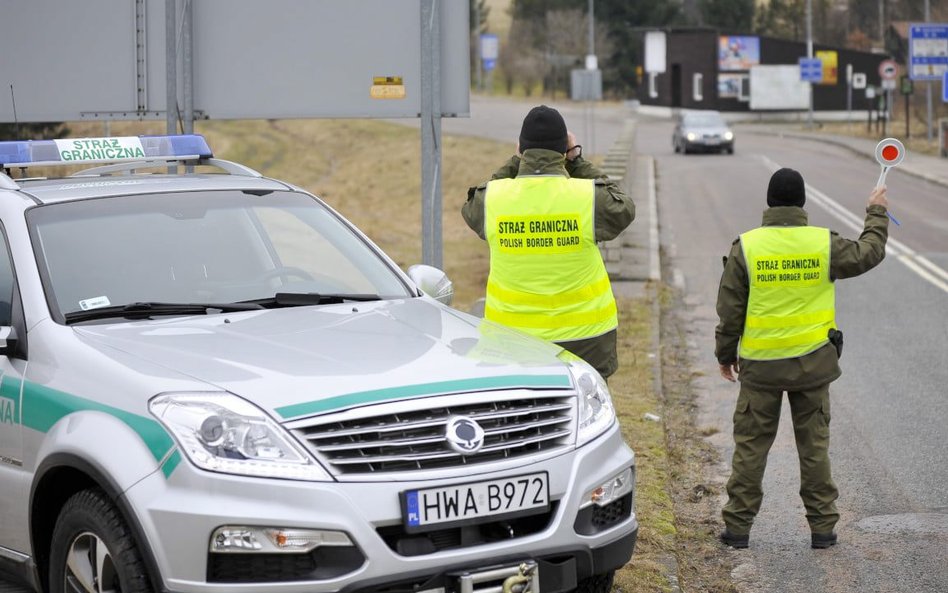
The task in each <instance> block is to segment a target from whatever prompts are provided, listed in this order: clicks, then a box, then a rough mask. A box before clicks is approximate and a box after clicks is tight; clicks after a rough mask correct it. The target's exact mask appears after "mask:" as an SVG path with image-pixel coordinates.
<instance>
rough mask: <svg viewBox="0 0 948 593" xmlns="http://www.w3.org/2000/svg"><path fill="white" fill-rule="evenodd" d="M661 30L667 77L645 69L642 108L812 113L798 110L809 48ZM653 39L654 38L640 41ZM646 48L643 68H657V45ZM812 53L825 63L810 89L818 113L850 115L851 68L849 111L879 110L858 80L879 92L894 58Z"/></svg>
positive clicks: (817, 48)
mask: <svg viewBox="0 0 948 593" xmlns="http://www.w3.org/2000/svg"><path fill="white" fill-rule="evenodd" d="M661 32H663V33H664V34H665V43H664V45H665V60H664V62H665V65H664V68H665V71H664V72H661V73H649V72H648V71H647V70H648V68H644V70H645V72H644V74H643V76H642V78H641V83H640V86H639V89H638V90H639V93H638V96H639V101H640V102H641V103H642V104H643V105H652V106H660V107H670V108H683V109H715V110H718V111H729V112H742V111H743V112H748V111H769V112H774V111H799V110H801V109H808V103H806V104H803V105H801V100H802V97H803V95H802V93H806V92H807V91H806V90H805V85H802V84H801V83H800V70H799V59H800V58H805V57H806V55H807V51H806V44H805V43H801V42H798V41H788V40H785V39H776V38H773V37H764V36H757V35H735V34H725V33H720V32H719V31H718V30H716V29H694V28H691V29H665V30H663V31H661ZM648 38H649V34H646V35H645V36H644V37H643V39H644V40H648ZM643 45H644V46H645V47H644V48H643V51H642V52H641V53H640V54H639V55H642V56H645V58H644V60H645V63H644V64H643V67H644V66H646V65H649V66H652V67H653V68H654V65H655V56H652V57H651V58H650V57H649V56H646V52H648V51H650V48H652V47H653V46H652V45H651V44H650V43H649V42H648V41H643ZM660 45H661V44H659V47H660ZM651 51H653V52H654V51H655V50H654V49H651ZM813 55H814V57H815V58H817V57H823V58H824V62H823V69H822V75H823V79H824V82H822V83H814V84H813V109H814V110H815V111H846V110H847V109H848V108H849V107H850V105H849V91H850V89H849V85H847V77H846V73H847V66H851V68H852V72H853V74H854V82H855V84H854V85H853V88H852V91H851V92H852V95H851V96H852V99H851V101H852V104H851V108H852V109H853V110H863V111H864V110H867V109H871V108H873V107H875V106H876V103H875V102H874V100H871V99H868V98H867V97H866V91H865V89H864V88H859V86H860V79H864V84H865V86H868V87H875V88H878V87H879V86H880V85H881V84H882V83H881V78H880V75H879V64H880V63H881V62H882V61H883V60H886V59H888V58H889V56H886V55H883V54H873V53H868V52H862V51H855V50H851V49H843V48H839V47H833V46H828V45H822V44H814V45H813ZM834 59H835V66H834V65H833V61H834ZM659 61H660V60H659ZM758 66H764V67H765V68H757V67H758ZM776 66H783V68H776ZM791 66H792V67H795V68H796V69H795V70H793V69H791V68H790V67H791ZM755 85H756V88H755ZM807 101H808V99H807Z"/></svg>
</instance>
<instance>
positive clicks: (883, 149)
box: [876, 138, 905, 224]
mask: <svg viewBox="0 0 948 593" xmlns="http://www.w3.org/2000/svg"><path fill="white" fill-rule="evenodd" d="M903 158H905V147H904V146H902V143H901V142H899V141H898V140H896V139H895V138H886V139H885V140H882V141H881V142H879V143H878V144H876V161H877V162H878V163H879V166H880V167H882V172H881V173H879V181H877V182H876V187H880V186H882V185H884V184H885V176H886V174H888V172H889V169H891V168H892V167H895V166H896V165H898V164H899V163H901V162H902V159H903ZM886 215H887V216H888V217H889V219H890V220H891V221H892V222H894V223H895V224H900V223H899V221H898V220H896V219H895V217H894V216H892V214H890V213H889V212H888V210H886Z"/></svg>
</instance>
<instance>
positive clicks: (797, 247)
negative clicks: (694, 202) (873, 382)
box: [740, 226, 836, 360]
mask: <svg viewBox="0 0 948 593" xmlns="http://www.w3.org/2000/svg"><path fill="white" fill-rule="evenodd" d="M741 248H742V249H743V251H744V261H746V262H747V276H748V280H749V282H750V294H749V296H748V299H747V316H746V319H745V322H744V334H743V335H742V336H741V347H740V357H741V358H742V359H747V360H778V359H784V358H797V357H799V356H803V355H804V354H809V353H810V352H813V351H814V350H816V349H817V348H819V347H821V346H823V345H824V344H826V343H827V341H829V338H828V332H829V330H830V329H833V328H835V327H836V290H835V287H834V285H833V282H832V281H831V279H830V268H829V266H830V232H829V230H828V229H824V228H820V227H812V226H798V227H778V226H767V227H761V228H758V229H754V230H752V231H749V232H746V233H744V234H742V235H741Z"/></svg>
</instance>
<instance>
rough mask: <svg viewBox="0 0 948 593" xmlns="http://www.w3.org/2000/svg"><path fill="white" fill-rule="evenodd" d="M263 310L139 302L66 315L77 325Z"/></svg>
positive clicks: (245, 305)
mask: <svg viewBox="0 0 948 593" xmlns="http://www.w3.org/2000/svg"><path fill="white" fill-rule="evenodd" d="M258 309H263V306H261V305H258V304H256V303H252V302H246V303H158V302H139V303H129V304H127V305H114V306H111V307H99V308H97V309H89V310H88V311H71V312H69V313H66V314H65V316H64V317H65V319H66V323H67V324H70V323H77V322H80V321H90V320H93V319H108V318H110V317H124V318H126V319H148V318H149V317H152V316H155V315H207V313H208V312H209V311H212V310H217V311H221V312H222V313H227V312H232V311H254V310H258Z"/></svg>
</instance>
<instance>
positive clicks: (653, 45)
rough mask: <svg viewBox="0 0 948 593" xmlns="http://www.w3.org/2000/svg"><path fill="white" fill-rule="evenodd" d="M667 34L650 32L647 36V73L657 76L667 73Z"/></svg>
mask: <svg viewBox="0 0 948 593" xmlns="http://www.w3.org/2000/svg"><path fill="white" fill-rule="evenodd" d="M666 61H667V60H666V49H665V32H664V31H649V32H647V33H646V34H645V71H646V72H654V73H656V74H659V73H662V72H664V71H665V62H666Z"/></svg>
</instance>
